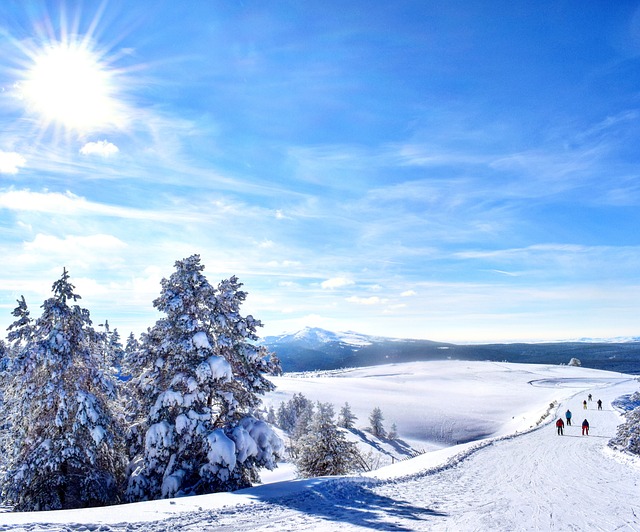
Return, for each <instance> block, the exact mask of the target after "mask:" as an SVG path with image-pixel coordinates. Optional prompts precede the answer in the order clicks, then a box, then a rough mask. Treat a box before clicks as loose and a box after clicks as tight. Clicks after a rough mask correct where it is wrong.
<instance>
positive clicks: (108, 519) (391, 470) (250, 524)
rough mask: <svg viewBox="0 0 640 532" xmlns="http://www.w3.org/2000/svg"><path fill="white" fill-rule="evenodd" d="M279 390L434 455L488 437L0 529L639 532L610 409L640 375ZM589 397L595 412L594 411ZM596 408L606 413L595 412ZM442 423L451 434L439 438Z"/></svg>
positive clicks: (402, 370) (303, 385) (401, 373)
mask: <svg viewBox="0 0 640 532" xmlns="http://www.w3.org/2000/svg"><path fill="white" fill-rule="evenodd" d="M443 379H444V382H443ZM296 382H298V383H299V384H298V388H297V389H296V388H295V383H296ZM278 385H279V387H280V388H279V390H278V394H279V395H276V396H274V397H270V398H269V400H274V401H279V400H281V399H282V398H283V397H286V396H287V394H288V393H293V391H302V393H304V394H305V395H307V396H308V397H309V398H312V399H314V400H315V399H317V400H322V401H331V402H334V403H336V404H342V403H344V401H345V400H346V401H349V402H350V404H352V406H353V407H354V412H355V413H356V415H358V416H359V417H360V419H361V421H366V418H367V416H368V413H369V412H370V410H371V409H372V408H373V406H380V407H381V408H382V410H383V412H386V419H387V420H388V421H389V423H391V422H393V421H395V422H396V424H397V425H398V429H399V432H400V435H401V436H402V435H403V428H405V429H406V430H411V431H412V435H413V437H414V439H415V440H416V441H423V442H424V443H425V445H428V444H431V443H433V441H432V438H433V435H434V434H435V435H439V434H445V435H447V436H446V437H444V438H441V439H440V440H438V442H439V443H440V444H442V443H443V442H444V441H445V440H446V439H447V438H449V439H452V438H457V437H458V436H457V434H458V433H460V434H462V433H464V434H478V435H487V436H490V437H488V438H485V439H483V440H479V441H475V442H469V443H465V444H461V445H454V446H449V447H445V448H441V449H439V450H436V451H433V452H428V453H426V454H423V455H421V456H419V457H417V458H414V459H411V460H406V461H404V462H401V463H397V464H395V465H391V466H388V467H385V468H382V469H379V470H377V471H374V472H372V473H369V474H367V475H363V476H359V477H345V478H321V479H311V480H288V481H282V482H277V483H273V484H265V485H263V486H259V487H256V488H252V489H249V490H243V491H241V492H236V493H230V494H215V495H206V496H201V497H192V498H184V499H176V500H163V501H154V502H148V503H137V504H130V505H122V506H117V507H109V508H97V509H90V510H73V511H61V512H42V513H30V514H27V513H22V514H0V531H3V530H28V531H38V530H68V531H85V530H100V531H104V532H110V531H122V530H130V531H134V530H151V531H160V530H174V529H178V528H180V529H182V530H183V531H190V530H194V531H195V530H198V531H200V530H228V531H232V530H233V531H242V530H247V531H248V530H251V531H260V530H264V531H267V530H271V531H285V532H286V531H298V530H341V531H350V530H398V531H409V530H452V531H454V530H455V531H466V530H640V502H638V500H639V497H638V495H639V494H640V461H638V460H632V459H629V458H625V457H623V456H621V455H619V454H618V453H614V452H612V451H610V450H608V448H607V447H606V443H607V441H608V440H609V438H611V437H612V436H613V435H614V434H615V431H616V426H617V425H618V424H619V423H620V418H619V415H618V413H617V412H616V411H615V410H614V409H613V408H612V407H611V404H610V403H611V402H612V401H613V400H614V399H615V398H616V397H619V396H621V395H623V394H629V393H632V392H634V391H637V390H638V388H639V387H640V384H639V383H638V381H637V380H635V379H633V378H632V377H631V376H626V375H621V374H616V373H608V372H602V371H595V370H588V369H582V368H571V367H566V366H535V365H518V364H495V363H489V362H472V363H470V362H422V363H410V364H399V365H393V366H383V367H375V368H364V369H358V370H353V371H349V372H347V373H343V374H339V375H333V376H327V375H323V376H308V377H304V378H302V377H282V378H280V379H279V380H278ZM311 390H317V392H314V393H316V395H312V392H311ZM589 392H591V393H593V395H594V402H593V403H591V404H589V410H588V411H587V412H584V410H582V406H581V403H582V400H583V399H584V398H586V394H587V393H589ZM598 398H601V399H602V400H603V402H604V409H603V410H602V411H597V410H596V406H595V401H596V400H597V399H598ZM553 401H557V402H558V404H559V405H558V407H557V411H558V412H562V413H563V412H564V411H565V410H566V409H567V407H569V408H571V410H572V411H573V412H574V419H575V422H576V426H573V427H568V428H567V430H566V433H565V436H557V435H556V433H555V427H554V426H553V423H552V421H554V420H555V417H552V416H554V415H555V412H552V415H551V416H548V417H547V418H545V421H544V422H543V423H542V424H540V425H536V422H537V421H539V419H540V418H541V417H542V415H543V414H544V413H545V412H546V411H547V410H548V407H549V403H550V402H553ZM417 413H424V415H423V416H420V415H417ZM584 417H587V418H588V419H589V421H590V423H591V434H590V435H589V436H581V435H580V428H579V427H578V426H577V425H578V423H579V422H580V421H581V420H582V419H583V418H584ZM411 420H414V421H413V422H412V421H411ZM431 422H433V423H436V424H437V423H440V428H439V429H438V430H436V431H434V430H432V429H431V428H430V426H429V424H430V423H431ZM412 423H413V425H412ZM531 427H533V428H531ZM450 428H451V430H449V429H450ZM516 431H518V434H517V435H516V434H515V433H516ZM285 474H286V472H285Z"/></svg>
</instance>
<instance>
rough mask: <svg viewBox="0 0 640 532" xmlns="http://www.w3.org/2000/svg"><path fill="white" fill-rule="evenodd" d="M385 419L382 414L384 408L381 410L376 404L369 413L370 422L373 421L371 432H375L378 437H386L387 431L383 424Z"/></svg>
mask: <svg viewBox="0 0 640 532" xmlns="http://www.w3.org/2000/svg"><path fill="white" fill-rule="evenodd" d="M383 421H384V417H383V416H382V410H380V408H379V407H377V406H376V407H375V408H374V409H373V410H372V411H371V414H370V415H369V423H371V428H370V430H371V434H373V435H374V436H375V437H376V438H384V437H385V436H386V432H385V430H384V427H383V425H382V422H383Z"/></svg>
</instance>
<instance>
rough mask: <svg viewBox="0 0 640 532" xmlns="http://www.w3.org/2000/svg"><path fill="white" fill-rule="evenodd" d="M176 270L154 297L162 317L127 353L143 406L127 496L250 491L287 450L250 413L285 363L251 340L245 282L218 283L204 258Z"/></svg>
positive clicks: (142, 497)
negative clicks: (260, 474)
mask: <svg viewBox="0 0 640 532" xmlns="http://www.w3.org/2000/svg"><path fill="white" fill-rule="evenodd" d="M175 266H176V271H175V272H174V273H173V274H172V275H171V276H170V277H169V278H168V279H163V280H162V291H161V294H160V297H158V298H157V299H156V300H155V301H154V302H153V304H154V306H155V307H156V308H157V309H158V310H159V311H160V312H162V313H164V314H165V315H166V317H164V318H161V319H159V320H158V321H157V322H156V324H155V325H154V326H153V327H152V328H151V329H149V330H148V331H147V333H146V334H144V335H143V336H142V338H141V342H140V346H139V348H138V349H137V350H136V357H135V360H131V359H129V360H130V363H129V365H130V366H131V371H132V374H133V379H132V385H133V386H134V387H135V388H136V390H137V392H138V393H137V401H138V404H139V405H140V407H141V410H142V416H141V417H140V419H138V420H137V423H136V426H137V427H138V430H139V433H140V434H145V436H144V439H143V442H144V443H143V447H142V448H139V449H137V450H138V453H139V454H138V456H135V457H132V458H133V462H132V468H131V475H130V478H129V484H128V490H127V498H128V499H129V500H145V499H156V498H161V497H172V496H176V495H189V494H201V493H211V492H215V491H229V490H233V489H238V488H242V487H247V486H249V485H250V484H251V482H253V481H255V480H257V478H258V475H257V471H258V468H260V467H266V468H269V469H271V468H273V467H275V465H276V460H277V459H278V458H279V457H280V456H281V454H282V453H283V445H282V442H281V441H280V439H279V438H278V437H277V436H276V434H275V433H274V432H273V431H272V429H271V427H270V426H269V425H268V424H266V423H264V422H263V421H259V420H258V419H257V418H256V417H255V416H254V412H256V411H257V409H258V407H259V405H260V395H262V394H264V393H265V392H266V391H269V390H272V389H273V384H272V383H271V382H270V381H269V380H268V379H267V378H266V376H265V375H266V374H267V373H273V372H277V371H279V367H278V363H277V360H276V359H275V358H274V357H272V356H270V354H269V353H268V352H267V351H266V348H264V347H260V346H257V345H256V344H255V340H257V339H258V337H257V335H256V329H257V327H259V326H261V323H260V322H259V321H258V320H255V319H254V318H253V317H252V316H246V317H243V316H241V315H240V305H241V303H242V302H243V301H244V300H245V298H246V293H245V292H243V291H241V290H240V287H241V286H242V285H241V284H240V283H239V282H238V280H237V278H236V277H232V278H231V279H228V280H224V281H222V282H221V283H220V284H219V285H218V287H217V288H214V287H213V286H212V285H211V284H209V281H208V280H207V279H206V277H205V276H204V275H203V273H202V271H203V270H204V266H203V265H202V264H201V263H200V257H199V256H198V255H193V256H191V257H189V258H187V259H184V260H182V261H177V262H176V263H175ZM140 443H142V442H140ZM132 449H133V450H134V451H135V450H136V445H133V446H132Z"/></svg>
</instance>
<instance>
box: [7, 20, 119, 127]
mask: <svg viewBox="0 0 640 532" xmlns="http://www.w3.org/2000/svg"><path fill="white" fill-rule="evenodd" d="M100 14H101V11H98V12H97V13H96V14H95V15H94V16H93V19H91V20H90V21H89V22H88V23H87V24H86V28H85V29H84V31H82V30H83V29H82V28H81V23H80V20H81V19H82V16H81V14H80V13H78V14H76V16H75V17H74V18H73V24H71V25H70V24H69V22H68V21H67V20H66V18H65V17H66V15H65V14H64V13H63V14H61V18H60V21H59V24H58V27H57V28H54V24H53V23H52V21H51V20H50V19H48V18H46V23H44V24H40V25H39V26H37V27H36V31H35V36H34V37H32V38H30V39H28V40H19V39H11V40H12V41H13V42H14V45H15V47H16V48H17V49H18V51H19V53H18V54H16V58H15V59H14V61H15V66H14V67H12V68H11V70H10V75H11V77H12V78H13V79H14V83H13V89H14V95H15V96H16V97H17V101H18V102H19V103H20V104H21V106H22V110H23V114H24V117H25V118H27V119H29V120H31V121H32V122H33V124H34V127H35V128H36V129H37V131H38V133H37V136H39V137H41V136H42V135H44V134H45V132H48V131H52V132H53V136H54V139H57V140H59V139H60V137H61V136H64V137H65V138H66V139H69V138H71V137H74V138H79V137H87V136H90V135H91V134H92V133H101V134H104V133H108V132H110V131H114V130H123V129H124V128H125V126H126V124H127V120H128V117H129V116H130V113H129V112H128V110H127V106H126V104H125V101H124V98H123V93H124V89H125V85H126V79H127V75H126V74H127V72H126V70H125V69H123V68H117V67H116V66H115V63H116V61H117V60H118V59H120V58H122V54H120V52H119V51H117V50H115V49H114V45H113V44H112V45H111V46H109V47H100V46H99V44H98V39H97V36H96V31H97V28H99V26H100ZM34 25H35V23H34Z"/></svg>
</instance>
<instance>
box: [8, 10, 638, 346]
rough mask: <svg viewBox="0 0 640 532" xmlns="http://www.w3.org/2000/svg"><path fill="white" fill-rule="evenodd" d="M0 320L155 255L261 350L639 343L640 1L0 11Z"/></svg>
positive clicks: (113, 286) (118, 314) (89, 304)
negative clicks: (219, 294)
mask: <svg viewBox="0 0 640 532" xmlns="http://www.w3.org/2000/svg"><path fill="white" fill-rule="evenodd" d="M0 24H1V25H2V26H1V28H0V57H2V58H3V59H2V60H1V62H0V113H1V114H0V117H1V120H2V124H3V127H2V128H1V130H0V252H1V254H2V257H4V259H3V264H2V270H1V271H0V326H1V327H2V328H3V329H4V328H5V327H6V326H8V325H9V324H10V323H11V321H12V320H13V318H12V316H11V311H12V310H13V308H14V307H15V306H16V303H15V300H16V299H17V298H19V297H20V295H23V294H24V296H25V297H26V299H27V303H28V304H29V306H30V307H31V310H32V313H33V314H34V315H39V308H38V307H39V306H40V305H41V304H42V301H43V300H44V299H45V298H47V297H49V295H50V293H51V292H50V290H51V285H52V283H53V282H54V281H55V280H56V279H58V278H59V277H60V275H61V273H62V269H63V267H66V268H67V269H68V270H69V271H70V274H71V278H72V281H73V282H74V284H75V285H76V287H77V291H78V293H79V294H80V295H81V296H82V298H83V299H82V304H83V306H85V307H86V308H88V309H89V310H90V311H91V314H92V317H93V319H94V322H95V323H96V324H98V323H102V322H103V321H104V320H105V319H108V320H109V322H110V324H111V326H112V327H116V328H118V330H119V331H120V333H121V334H122V335H127V334H128V333H129V331H134V332H136V333H139V332H140V331H142V330H144V329H146V327H148V326H151V325H152V324H153V323H154V321H155V320H156V319H157V318H158V314H157V313H156V311H155V310H154V309H153V306H152V301H153V299H155V298H156V297H157V296H158V294H159V290H160V285H159V281H160V279H161V278H162V277H167V276H169V275H170V274H171V273H172V272H173V263H174V262H175V261H176V260H179V259H182V258H185V257H187V256H189V255H191V254H193V253H199V254H200V255H201V257H202V261H203V263H204V264H205V266H206V270H205V273H206V274H207V276H208V278H209V280H210V281H212V282H214V283H217V282H218V281H219V280H220V279H223V278H227V277H229V276H231V275H237V276H238V277H239V278H240V280H241V281H242V282H243V283H244V288H245V289H246V291H247V292H248V294H249V295H248V298H247V301H246V303H245V306H244V311H245V312H246V313H252V314H253V315H254V316H255V317H257V318H258V319H260V320H262V322H263V323H264V328H263V329H262V330H261V333H262V334H263V335H267V334H278V333H281V332H285V331H295V330H298V329H300V328H302V327H303V326H305V325H308V326H320V327H324V328H327V329H331V330H336V331H340V330H355V331H358V332H363V333H370V334H380V335H385V336H397V337H414V338H428V339H433V340H445V341H454V342H455V341H459V342H468V341H494V340H504V341H513V340H551V339H567V338H577V337H617V336H630V335H638V334H640V328H639V325H638V316H640V280H639V278H638V273H639V272H640V231H639V230H638V228H639V227H640V210H639V209H638V207H639V205H640V166H639V163H640V150H638V144H639V139H640V121H639V119H640V4H639V3H638V2H628V1H620V2H605V1H593V2H578V1H558V0H554V1H535V2H534V1H531V2H512V1H504V2H503V1H496V2H470V1H464V2H462V1H456V0H452V1H449V2H432V1H398V2H371V1H353V2H346V3H345V2H337V1H333V0H322V1H315V0H310V1H304V2H293V1H290V2H289V1H284V0H283V1H278V2H272V1H269V0H266V1H262V0H261V1H257V0H256V1H253V0H246V1H231V0H224V1H223V0H219V1H214V0H212V1H208V2H166V1H156V0H154V1H153V2H151V1H148V2H147V1H142V0H140V1H136V2H128V1H105V2H91V1H85V2H78V3H74V2H68V3H66V4H63V3H61V2H35V1H31V2H22V1H17V0H14V1H7V2H2V3H1V4H0Z"/></svg>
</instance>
